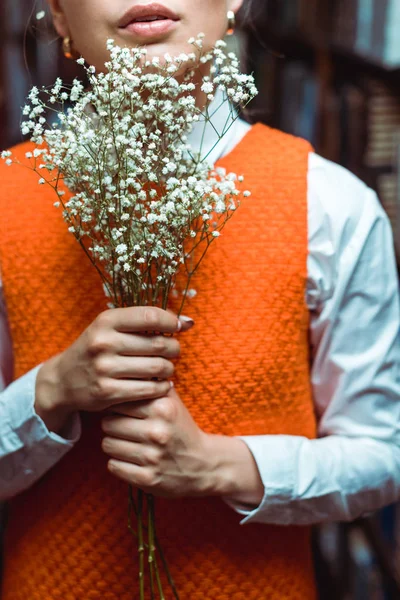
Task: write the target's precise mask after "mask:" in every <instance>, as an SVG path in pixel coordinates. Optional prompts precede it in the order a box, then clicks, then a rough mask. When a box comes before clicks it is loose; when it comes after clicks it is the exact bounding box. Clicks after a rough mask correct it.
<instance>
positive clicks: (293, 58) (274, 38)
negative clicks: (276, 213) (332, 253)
mask: <svg viewBox="0 0 400 600" xmlns="http://www.w3.org/2000/svg"><path fill="white" fill-rule="evenodd" d="M42 10H46V7H45V4H44V2H43V0H39V1H37V2H34V0H1V2H0V39H1V40H2V43H1V46H0V150H1V149H4V148H6V147H9V146H11V145H13V144H15V143H18V142H19V141H21V134H20V132H19V123H20V115H21V107H22V106H23V105H24V100H25V96H26V94H27V92H28V90H29V88H30V87H31V86H32V85H39V86H40V85H49V84H51V83H53V82H54V80H55V78H56V77H57V76H61V77H62V78H63V79H64V80H65V81H71V80H72V79H73V77H74V76H75V75H76V74H77V71H76V69H75V65H74V64H73V63H72V62H71V61H67V60H66V59H65V58H64V57H63V56H62V53H61V51H60V43H59V40H58V39H57V37H56V36H55V34H54V31H53V30H52V28H51V24H50V21H49V18H48V15H46V16H45V17H44V18H41V19H37V15H38V14H39V16H40V12H41V11H42ZM242 21H243V19H242ZM229 41H230V44H231V45H232V47H233V49H234V50H236V51H238V52H240V54H241V57H242V60H243V64H244V68H246V69H247V70H248V71H251V72H254V74H255V77H256V81H257V85H258V89H259V90H260V94H259V96H258V97H257V99H256V100H255V101H254V102H253V104H252V108H251V112H250V117H251V118H252V119H253V120H254V119H255V120H261V121H263V122H265V123H267V124H269V125H272V126H274V127H278V128H280V129H283V130H284V131H287V132H289V133H294V134H296V135H300V136H302V137H305V138H307V139H309V140H310V141H311V142H312V144H313V145H314V147H315V149H316V151H317V152H318V153H319V154H321V155H322V156H324V157H326V158H328V159H331V160H333V161H335V162H338V163H340V164H342V165H344V166H345V167H347V168H348V169H350V170H351V171H353V172H354V173H355V174H356V175H358V176H359V177H361V178H362V179H363V180H364V181H366V183H367V184H368V185H370V186H371V187H372V188H374V189H375V190H376V191H377V192H378V195H379V198H380V200H381V202H382V204H383V206H384V208H385V210H386V211H387V213H388V215H389V217H390V220H391V223H392V227H393V232H394V237H395V245H396V250H397V255H398V257H400V0H258V1H257V0H256V2H255V5H254V10H253V11H252V14H251V19H250V20H246V21H245V22H242V27H241V28H240V29H238V31H237V32H236V34H235V36H234V38H233V39H230V40H229ZM314 554H315V566H316V574H317V579H318V582H319V586H320V598H321V600H392V599H400V509H399V507H398V506H397V505H396V506H391V507H388V508H387V509H385V510H384V511H381V512H380V513H379V514H376V515H371V516H370V517H368V518H363V519H360V520H358V521H357V522H355V523H352V524H331V525H325V526H323V527H318V528H315V530H314ZM305 600H306V599H305Z"/></svg>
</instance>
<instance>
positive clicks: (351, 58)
mask: <svg viewBox="0 0 400 600" xmlns="http://www.w3.org/2000/svg"><path fill="white" fill-rule="evenodd" d="M262 31H263V37H262V39H260V36H258V42H259V44H260V45H261V46H263V47H264V48H265V49H267V50H268V49H269V50H272V51H274V50H275V51H278V52H279V53H281V54H282V57H283V58H284V57H285V56H286V55H290V56H293V55H296V54H297V53H298V52H299V51H300V53H301V54H303V55H304V53H308V54H310V55H311V56H313V55H315V54H316V53H325V54H329V55H330V56H331V57H332V58H333V59H337V60H336V61H335V63H337V62H341V63H343V66H346V67H347V68H354V67H359V68H362V69H364V70H366V71H368V72H370V73H371V74H375V75H377V76H381V77H382V76H383V77H387V78H388V79H390V80H397V83H399V82H400V64H399V65H398V66H393V67H391V66H390V65H386V64H385V63H382V62H380V61H379V60H377V59H374V58H373V57H369V56H367V55H363V54H360V53H358V52H356V51H355V50H353V49H352V48H346V47H345V46H343V45H341V44H339V43H337V42H333V41H330V40H329V39H327V37H328V36H327V35H323V34H321V33H320V32H314V31H311V32H308V31H302V30H299V29H294V30H287V29H283V28H282V26H281V25H279V24H278V23H271V22H268V23H266V24H265V25H264V26H263V28H262Z"/></svg>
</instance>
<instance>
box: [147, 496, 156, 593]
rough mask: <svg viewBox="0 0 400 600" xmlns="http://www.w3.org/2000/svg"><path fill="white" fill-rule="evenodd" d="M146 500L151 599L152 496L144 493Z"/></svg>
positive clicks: (152, 573)
mask: <svg viewBox="0 0 400 600" xmlns="http://www.w3.org/2000/svg"><path fill="white" fill-rule="evenodd" d="M146 500H147V530H148V543H149V554H148V563H149V574H150V595H151V600H155V596H154V563H155V556H154V551H155V546H154V522H153V512H152V510H151V503H152V496H151V494H146Z"/></svg>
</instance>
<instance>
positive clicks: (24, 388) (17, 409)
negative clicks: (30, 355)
mask: <svg viewBox="0 0 400 600" xmlns="http://www.w3.org/2000/svg"><path fill="white" fill-rule="evenodd" d="M40 367H41V365H39V366H38V367H35V368H34V369H32V371H29V372H28V373H27V374H26V375H24V376H23V377H20V378H19V379H17V380H16V381H14V382H13V383H12V384H11V385H10V386H8V388H7V389H6V391H5V392H4V393H5V394H7V396H8V402H9V414H10V422H11V424H12V428H13V430H14V431H17V432H20V431H21V430H24V429H25V428H26V425H27V423H30V426H29V437H30V438H31V440H32V441H39V440H42V441H45V442H47V443H48V444H50V445H53V444H54V445H55V446H57V445H60V446H67V447H68V448H72V447H73V446H74V445H75V444H76V442H77V441H78V440H79V438H80V436H81V421H80V417H79V414H78V413H74V414H73V415H71V418H70V419H69V421H68V423H66V425H65V426H64V428H63V431H62V433H63V435H62V436H61V435H59V434H57V433H54V432H53V431H49V429H48V428H47V426H46V424H45V422H44V421H43V419H42V418H41V417H39V415H38V414H37V413H36V412H35V390H36V378H37V374H38V372H39V370H40ZM27 441H28V442H29V440H27ZM29 445H32V442H30V444H29Z"/></svg>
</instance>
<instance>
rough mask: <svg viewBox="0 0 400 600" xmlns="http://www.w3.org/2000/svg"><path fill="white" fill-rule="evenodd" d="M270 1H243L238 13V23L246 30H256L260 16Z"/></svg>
mask: <svg viewBox="0 0 400 600" xmlns="http://www.w3.org/2000/svg"><path fill="white" fill-rule="evenodd" d="M267 2H268V0H243V4H242V6H241V8H240V10H239V12H238V15H237V17H238V22H239V24H240V26H241V27H243V28H244V29H253V30H254V29H255V28H256V22H257V17H258V16H260V15H261V14H262V13H263V12H264V10H265V6H266V4H267Z"/></svg>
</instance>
